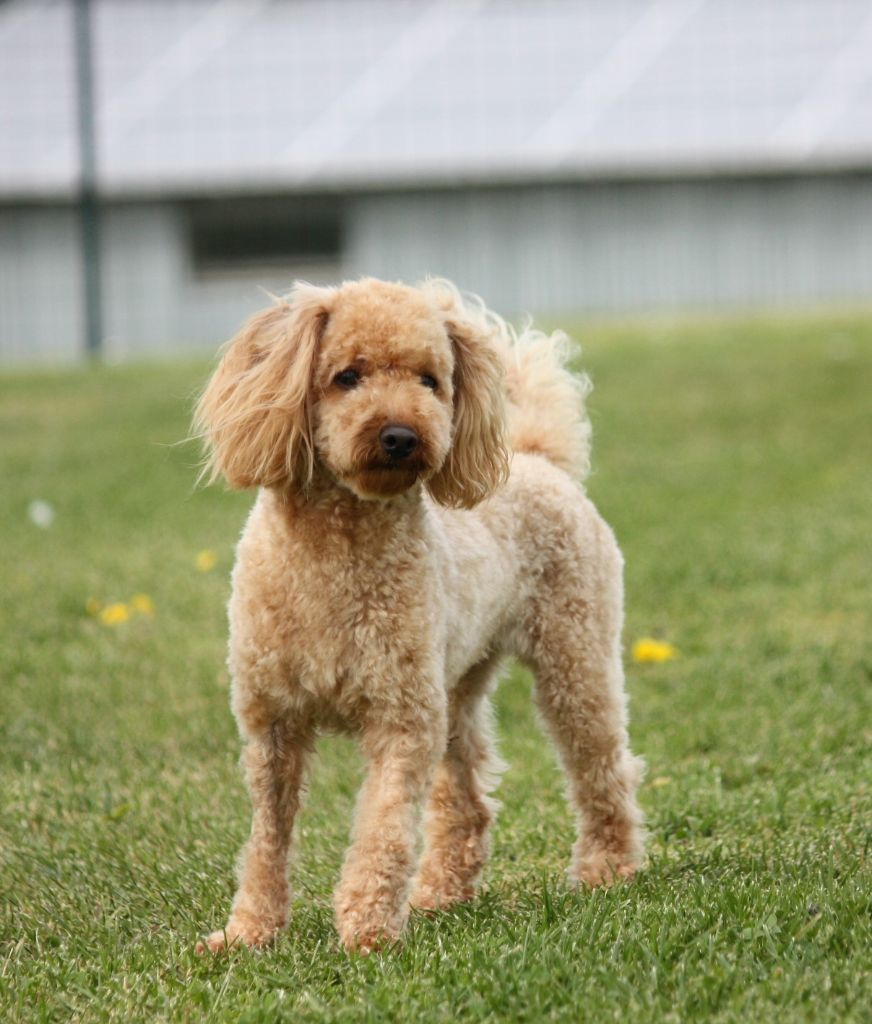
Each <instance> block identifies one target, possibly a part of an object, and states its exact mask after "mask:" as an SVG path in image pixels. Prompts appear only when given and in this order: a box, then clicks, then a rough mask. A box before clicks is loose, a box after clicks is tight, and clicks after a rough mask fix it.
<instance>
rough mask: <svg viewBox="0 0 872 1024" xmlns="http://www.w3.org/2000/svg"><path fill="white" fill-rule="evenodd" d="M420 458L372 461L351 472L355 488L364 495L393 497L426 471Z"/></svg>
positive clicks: (410, 485) (401, 492) (407, 487)
mask: <svg viewBox="0 0 872 1024" xmlns="http://www.w3.org/2000/svg"><path fill="white" fill-rule="evenodd" d="M424 469H425V467H424V464H423V463H422V462H420V461H418V460H415V461H406V460H403V461H401V462H390V461H379V462H375V461H373V462H370V463H367V464H366V465H365V466H363V467H362V468H361V469H359V470H357V471H356V472H355V473H353V474H351V476H352V478H353V485H354V490H355V491H357V492H358V493H359V494H361V495H362V496H364V497H375V498H392V497H395V496H396V495H398V494H403V493H404V492H405V491H408V490H409V488H410V487H413V486H414V485H415V484H416V483H417V481H418V479H419V478H420V477H421V474H422V473H423V472H424Z"/></svg>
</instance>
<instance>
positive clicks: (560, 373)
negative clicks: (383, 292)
mask: <svg viewBox="0 0 872 1024" xmlns="http://www.w3.org/2000/svg"><path fill="white" fill-rule="evenodd" d="M428 284H429V285H430V286H431V287H435V288H437V289H438V290H440V291H442V292H443V293H444V292H446V291H447V292H450V293H451V295H452V297H453V300H454V303H455V305H456V306H459V307H460V309H461V310H462V313H463V315H464V316H465V317H467V318H468V319H470V320H472V321H475V322H477V323H478V324H479V326H480V327H482V328H483V329H485V330H487V331H488V332H489V333H490V334H491V336H492V337H493V339H494V343H495V344H496V346H497V348H498V350H499V352H500V354H501V356H502V359H503V364H504V366H505V371H506V392H507V398H508V403H507V404H508V426H509V446H510V448H511V449H512V450H513V451H516V452H529V453H531V454H535V455H543V456H544V457H545V458H546V459H548V460H549V462H552V463H553V464H554V465H555V466H559V467H560V468H561V469H563V470H565V471H566V472H567V473H569V474H570V475H571V476H573V477H574V478H575V479H577V480H582V479H584V477H586V476H587V474H588V471H589V470H590V434H591V430H590V420H589V419H588V417H587V412H586V410H585V399H586V397H587V395H588V392H589V391H590V389H591V383H590V379H589V378H588V377H587V375H585V374H577V373H573V372H572V371H571V370H570V369H569V362H570V359H571V356H572V343H571V342H570V340H569V338H568V336H567V335H566V334H564V333H563V331H554V332H553V333H552V334H546V333H545V332H544V331H539V330H536V329H535V328H534V327H532V326H531V325H530V324H527V325H526V326H525V327H524V328H522V329H521V330H520V331H516V330H515V329H514V327H512V326H511V324H507V323H506V321H505V320H503V318H502V317H500V316H498V315H497V314H496V313H494V312H492V311H491V310H489V309H488V308H487V307H486V306H485V305H484V303H483V302H482V301H481V299H479V298H478V297H477V296H475V295H463V296H462V297H461V295H460V293H459V292H458V291H457V289H456V288H455V287H454V285H452V284H451V283H450V282H448V281H444V280H430V281H429V282H428Z"/></svg>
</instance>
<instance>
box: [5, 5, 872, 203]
mask: <svg viewBox="0 0 872 1024" xmlns="http://www.w3.org/2000/svg"><path fill="white" fill-rule="evenodd" d="M92 20H93V38H94V59H95V95H96V123H97V139H98V168H99V178H100V182H101V186H102V187H103V188H104V189H105V190H106V191H107V192H108V193H113V194H119V195H121V194H125V193H141V192H145V193H149V192H166V191H177V192H180V193H197V192H199V191H202V190H204V189H215V188H218V189H220V188H251V189H257V188H264V187H266V188H269V187H274V186H277V187H282V188H297V189H304V190H305V189H313V188H324V187H352V188H353V187H357V186H364V185H371V184H375V183H415V182H421V183H426V182H442V181H448V182H451V181H459V180H462V181H475V180H495V179H496V180H499V179H505V180H542V179H548V178H567V177H568V178H571V177H577V176H584V175H591V176H596V175H612V174H636V173H675V172H681V171H683V170H690V171H702V172H706V171H721V170H725V169H726V170H732V169H739V170H741V169H751V170H754V169H760V168H782V167H783V168H796V167H799V168H802V167H809V168H814V167H818V166H834V167H840V166H848V167H858V166H859V167H863V166H872V4H870V3H869V0H729V2H727V0H610V2H608V3H603V2H599V0H576V2H573V0H434V2H424V0H93V18H92ZM75 128H76V76H75V61H74V18H73V8H72V0H7V2H6V3H0V195H5V196H7V197H10V196H28V195H30V196H39V195H50V194H63V193H67V192H69V191H70V190H71V189H73V188H74V187H75V184H76V181H77V175H78V164H79V160H78V147H77V141H76V130H75Z"/></svg>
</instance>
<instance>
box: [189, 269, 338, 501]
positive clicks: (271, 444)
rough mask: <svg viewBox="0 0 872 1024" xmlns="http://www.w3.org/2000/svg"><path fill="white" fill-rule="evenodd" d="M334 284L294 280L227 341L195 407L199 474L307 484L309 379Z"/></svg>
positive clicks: (241, 483)
mask: <svg viewBox="0 0 872 1024" xmlns="http://www.w3.org/2000/svg"><path fill="white" fill-rule="evenodd" d="M334 297H335V290H334V289H332V288H316V287H314V286H312V285H307V284H297V285H295V286H294V289H293V291H292V293H291V295H290V297H289V298H288V299H281V300H278V301H277V302H276V303H275V305H273V306H271V307H270V308H269V309H265V310H263V311H262V312H260V313H257V314H256V315H255V316H253V317H252V318H251V319H250V320H249V321H248V322H247V323H246V324H245V325H244V326H243V328H242V330H241V331H240V332H239V334H237V335H236V337H235V338H233V339H232V340H231V341H230V342H229V343H228V346H227V348H226V350H225V352H224V355H223V358H222V359H221V362H220V363H219V365H218V369H217V370H216V371H215V373H214V374H213V375H212V379H211V380H210V381H209V383H208V384H207V385H206V389H205V390H204V392H203V394H202V395H201V397H200V401H199V402H198V403H197V409H196V412H195V413H194V429H195V431H196V433H197V436H199V437H201V438H202V440H203V445H204V448H205V454H206V458H205V464H204V466H203V473H202V476H203V477H205V478H206V480H207V481H208V482H209V483H212V481H214V480H215V479H217V477H219V476H222V475H223V476H224V477H225V479H226V480H227V482H228V484H229V485H230V486H231V487H234V488H245V487H267V486H270V485H274V484H281V483H287V482H290V483H294V484H298V485H303V486H304V485H305V484H306V483H307V482H308V481H309V480H310V479H311V476H312V470H313V467H314V462H315V446H314V442H313V439H312V426H311V399H310V385H311V381H312V373H313V370H314V366H315V359H316V355H317V351H318V344H319V342H320V340H321V336H322V335H323V333H324V328H325V327H326V325H327V320H328V318H329V316H330V311H331V309H332V305H333V300H334Z"/></svg>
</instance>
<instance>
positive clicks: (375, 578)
mask: <svg viewBox="0 0 872 1024" xmlns="http://www.w3.org/2000/svg"><path fill="white" fill-rule="evenodd" d="M565 348H566V339H565V336H564V335H562V334H560V333H559V332H558V333H557V334H553V335H550V336H547V335H545V334H543V333H541V332H539V331H535V330H532V329H527V330H524V331H522V332H521V333H520V335H518V334H516V333H515V332H514V331H513V330H512V329H511V328H510V327H509V326H508V325H507V324H506V323H505V322H504V321H503V320H502V319H500V318H499V317H498V316H496V315H495V314H493V313H491V312H489V311H488V310H486V309H485V308H484V307H483V306H482V305H481V304H480V303H478V302H476V301H475V300H472V299H463V298H461V296H460V294H459V293H458V292H457V290H456V289H455V288H454V287H453V286H452V285H450V284H449V283H448V282H445V281H427V282H424V283H423V284H422V285H420V286H419V287H414V288H413V287H408V286H405V285H402V284H389V283H385V282H382V281H377V280H373V279H365V280H361V281H356V282H352V283H346V284H343V285H342V286H341V287H338V288H316V287H313V286H310V285H306V284H298V285H296V287H295V288H294V289H293V292H292V293H291V295H290V296H289V297H288V298H287V299H286V300H279V301H276V303H275V304H274V305H273V306H272V307H270V308H269V309H266V310H264V311H263V312H261V313H259V314H258V315H256V316H255V317H253V318H252V319H251V320H250V321H249V322H248V323H247V324H246V325H245V326H244V327H243V328H242V330H241V332H240V333H239V335H238V336H237V337H236V338H235V339H233V341H232V342H231V343H230V345H229V347H228V348H227V350H226V352H225V354H224V357H223V359H222V360H221V363H220V365H219V366H218V369H217V370H216V372H215V374H214V376H213V377H212V379H211V380H210V381H209V383H208V385H207V387H206V389H205V392H204V393H203V396H202V398H201V400H200V403H199V406H198V408H197V412H196V418H195V422H196V427H197V429H198V431H199V432H200V433H201V435H202V436H203V438H204V440H205V444H206V451H207V467H206V470H205V472H206V474H207V475H208V476H209V477H210V479H215V478H217V477H218V476H221V475H223V476H224V477H225V478H226V480H227V482H228V483H229V484H230V486H231V487H235V488H246V487H257V488H259V491H258V495H257V500H256V502H255V504H254V508H253V509H252V511H251V514H250V516H249V518H248V522H247V524H246V526H245V530H244V532H243V534H242V538H241V540H240V542H239V546H238V550H237V556H236V565H235V568H234V570H233V593H232V597H231V600H230V610H229V615H230V653H229V666H230V670H231V673H232V678H233V684H232V706H233V712H234V714H235V716H236V719H237V722H238V724H239V729H240V732H241V734H242V738H243V740H244V758H243V759H244V764H245V770H246V776H247V782H248V788H249V791H250V795H251V801H252V804H253V820H252V825H251V835H250V838H249V840H248V843H247V844H246V846H245V848H244V850H243V853H242V857H241V861H240V867H239V887H238V891H237V893H236V898H235V900H234V902H233V907H232V910H231V912H230V918H229V920H228V921H227V924H226V925H225V927H224V928H223V929H221V930H220V931H216V932H214V933H213V934H212V935H210V936H209V937H208V939H206V941H205V944H201V946H200V947H199V948H200V949H201V950H204V949H206V948H208V949H210V950H213V951H216V952H217V951H218V950H220V949H223V948H225V946H226V945H231V944H233V943H245V944H247V945H250V946H259V945H262V944H264V943H268V942H270V941H271V940H272V939H273V938H274V937H275V936H276V934H277V932H278V931H279V930H280V929H281V928H282V927H283V926H284V925H285V924H286V923H287V920H288V911H289V901H290V894H289V886H288V872H287V861H288V854H289V847H290V842H291V835H292V830H293V825H294V819H295V817H296V815H297V811H298V809H299V807H300V799H301V791H302V789H303V785H304V776H305V772H306V765H307V761H308V760H309V757H310V754H311V752H312V749H313V744H314V740H315V737H316V736H317V734H318V733H319V732H321V731H325V730H342V731H344V732H348V733H352V734H353V735H355V736H356V737H358V739H359V742H360V745H361V748H362V750H363V753H364V755H365V758H366V761H367V775H366V780H365V782H364V784H363V788H362V790H361V793H360V797H359V799H358V803H357V811H356V815H355V821H354V827H353V831H352V842H351V846H350V849H349V850H348V853H347V856H346V858H345V864H344V867H343V869H342V876H341V880H340V882H339V885H338V888H337V890H336V893H335V897H334V906H335V913H336V925H337V928H338V931H339V935H340V938H341V940H342V942H343V943H344V945H345V946H346V947H347V948H348V949H357V950H360V951H363V952H368V951H370V950H372V949H374V948H376V947H377V946H379V945H381V944H383V943H385V942H389V941H391V940H393V939H395V938H396V937H397V936H398V935H399V934H400V932H401V930H402V928H403V925H404V923H405V921H406V918H407V916H408V913H409V907H410V905H411V906H413V907H420V908H428V909H435V908H439V907H445V906H447V905H449V904H451V903H453V902H455V901H457V900H469V899H471V898H472V896H473V895H474V892H475V886H476V882H477V880H478V877H479V874H480V873H481V870H482V866H483V865H484V863H485V859H486V857H487V854H488V829H489V826H490V824H491V821H492V819H493V813H494V803H493V802H492V801H491V800H490V798H489V796H488V793H489V791H490V789H491V788H492V786H493V783H494V781H495V775H496V772H497V771H498V762H497V760H496V758H495V755H494V752H493V741H492V738H491V731H492V730H491V725H490V713H489V704H488V694H489V692H490V690H491V689H492V686H493V684H494V682H495V679H496V676H497V674H498V672H499V667H500V663H501V661H502V660H503V659H504V657H506V656H507V655H514V656H516V657H518V658H520V659H521V660H522V661H523V662H524V663H526V664H527V665H529V666H530V668H531V669H532V671H533V674H534V676H535V679H536V698H537V702H538V706H539V710H540V712H541V715H542V718H543V719H544V721H545V723H546V725H547V727H548V729H549V730H550V732H551V734H552V736H553V739H554V742H555V744H556V746H557V749H558V751H559V754H560V757H561V760H562V763H563V766H564V768H565V771H566V775H567V777H568V789H569V795H570V798H571V800H572V802H573V804H574V806H575V808H576V810H577V813H578V819H579V827H580V837H579V839H578V840H577V842H576V844H575V847H574V852H573V859H572V866H571V868H570V875H571V878H572V879H573V880H575V881H577V882H583V883H586V884H587V885H591V886H595V885H599V884H608V883H609V882H611V881H613V880H614V879H615V878H618V877H628V876H630V875H632V874H633V871H634V869H635V868H636V867H637V866H638V865H639V863H640V860H641V857H642V843H643V831H642V823H641V815H640V812H639V808H638V806H637V804H636V799H635V791H636V787H637V785H638V782H639V779H640V776H641V768H642V765H641V762H640V761H639V760H638V759H637V758H635V757H634V756H633V755H632V754H631V753H630V750H629V748H628V745H627V731H626V721H627V718H626V711H625V698H624V691H623V674H622V667H621V646H620V633H621V624H622V615H623V610H622V579H621V571H622V560H621V555H620V552H619V550H618V547H617V544H616V543H615V539H614V536H613V535H612V532H611V530H610V529H609V528H608V526H606V524H605V523H604V522H603V520H602V519H601V518H600V517H599V515H598V514H597V512H596V510H595V509H594V507H593V505H592V504H591V502H590V501H589V500H588V498H587V497H586V496H585V493H584V491H583V489H582V487H581V485H580V480H581V478H582V477H583V476H584V473H585V472H586V470H587V467H588V440H589V425H588V421H587V418H586V416H585V413H584V405H583V399H584V395H585V391H586V388H587V383H586V381H585V380H581V379H578V378H576V377H573V376H572V375H571V374H570V373H569V371H568V370H567V369H566V368H565V365H564V362H565V358H564V357H565ZM422 801H426V809H425V813H424V849H423V853H422V855H421V858H420V862H418V856H417V838H418V814H419V806H420V804H421V803H422ZM416 868H417V870H416Z"/></svg>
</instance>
